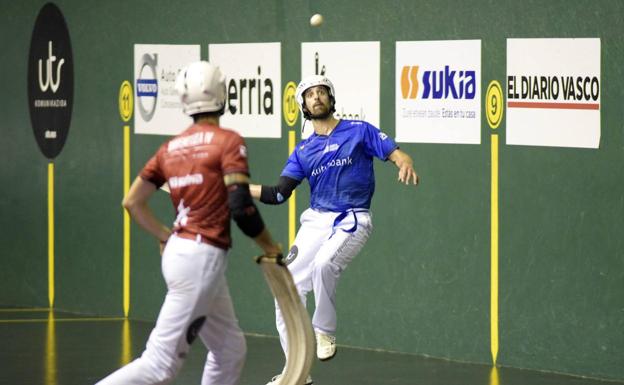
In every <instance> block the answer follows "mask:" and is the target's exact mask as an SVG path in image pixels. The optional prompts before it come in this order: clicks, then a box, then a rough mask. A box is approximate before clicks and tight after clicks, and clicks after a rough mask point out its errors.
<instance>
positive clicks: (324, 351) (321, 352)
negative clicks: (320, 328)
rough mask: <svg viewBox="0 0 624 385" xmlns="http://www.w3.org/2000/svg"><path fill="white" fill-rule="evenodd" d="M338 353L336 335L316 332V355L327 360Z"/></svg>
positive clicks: (322, 359)
mask: <svg viewBox="0 0 624 385" xmlns="http://www.w3.org/2000/svg"><path fill="white" fill-rule="evenodd" d="M335 355H336V337H334V336H332V335H330V334H323V333H316V356H317V357H318V359H319V360H321V361H327V360H330V359H332V358H334V356H335Z"/></svg>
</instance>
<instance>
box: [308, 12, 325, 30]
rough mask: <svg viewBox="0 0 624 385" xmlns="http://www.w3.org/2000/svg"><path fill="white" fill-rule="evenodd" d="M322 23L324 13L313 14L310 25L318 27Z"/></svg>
mask: <svg viewBox="0 0 624 385" xmlns="http://www.w3.org/2000/svg"><path fill="white" fill-rule="evenodd" d="M321 24H323V15H321V14H320V13H315V14H314V15H312V17H311V18H310V25H311V26H313V27H318V26H319V25H321Z"/></svg>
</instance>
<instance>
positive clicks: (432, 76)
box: [401, 65, 477, 99]
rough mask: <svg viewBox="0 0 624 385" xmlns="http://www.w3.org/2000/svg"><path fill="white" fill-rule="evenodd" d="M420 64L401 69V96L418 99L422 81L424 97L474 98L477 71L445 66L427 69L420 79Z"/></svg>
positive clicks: (422, 96) (422, 95)
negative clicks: (437, 68)
mask: <svg viewBox="0 0 624 385" xmlns="http://www.w3.org/2000/svg"><path fill="white" fill-rule="evenodd" d="M419 69H420V66H404V67H403V69H402V70H401V96H402V97H403V99H416V98H417V97H418V96H419V95H418V91H419V89H420V83H421V82H422V94H421V95H420V98H422V99H474V98H475V95H476V90H477V87H476V79H477V75H476V71H474V70H455V69H453V70H452V69H451V67H450V66H448V65H446V66H444V69H443V70H434V71H431V70H426V71H423V73H422V80H421V81H419V80H418V71H419Z"/></svg>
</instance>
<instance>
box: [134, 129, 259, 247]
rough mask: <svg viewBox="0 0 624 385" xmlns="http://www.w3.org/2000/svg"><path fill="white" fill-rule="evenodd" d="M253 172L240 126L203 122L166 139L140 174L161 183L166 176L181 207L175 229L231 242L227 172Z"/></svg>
mask: <svg viewBox="0 0 624 385" xmlns="http://www.w3.org/2000/svg"><path fill="white" fill-rule="evenodd" d="M231 173H243V174H246V175H249V167H248V165H247V147H246V146H245V142H244V140H243V138H241V137H240V135H238V134H237V133H236V132H234V131H230V130H227V129H224V128H220V127H217V126H212V125H210V124H207V123H198V124H194V125H192V126H191V127H189V128H188V129H187V130H186V131H184V132H183V133H181V134H180V135H178V136H176V137H174V138H173V139H171V140H169V141H168V142H165V143H164V144H163V145H162V146H161V147H160V148H159V149H158V151H157V152H156V154H155V155H154V156H153V157H152V158H151V159H150V160H149V161H148V162H147V164H146V165H145V167H144V168H143V170H141V173H140V174H139V175H140V176H141V178H143V179H144V180H147V181H149V182H151V183H153V184H155V185H156V186H157V187H160V186H162V185H163V184H164V183H165V182H167V183H168V184H169V189H170V190H171V201H172V203H173V206H174V207H175V209H176V214H177V216H176V220H175V222H174V224H173V231H174V232H176V233H177V234H178V235H179V236H182V237H185V238H193V239H194V238H195V237H196V236H197V234H200V236H201V237H202V239H203V241H205V242H207V243H210V244H212V245H214V246H217V247H220V248H224V249H227V248H229V247H230V246H231V243H232V241H231V238H230V210H229V207H228V193H227V189H226V187H225V183H224V182H223V176H224V175H226V174H231Z"/></svg>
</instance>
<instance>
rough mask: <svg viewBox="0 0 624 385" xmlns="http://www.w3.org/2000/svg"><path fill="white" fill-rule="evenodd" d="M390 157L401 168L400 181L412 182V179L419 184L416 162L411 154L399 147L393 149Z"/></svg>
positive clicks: (415, 183) (413, 182)
mask: <svg viewBox="0 0 624 385" xmlns="http://www.w3.org/2000/svg"><path fill="white" fill-rule="evenodd" d="M388 159H390V160H391V161H392V163H394V164H395V165H396V166H397V167H398V169H399V178H398V180H399V182H401V183H405V184H410V181H412V184H414V185H417V184H418V174H416V171H415V170H414V162H413V161H412V158H411V157H410V156H409V155H407V154H406V153H405V152H403V151H401V150H400V149H398V148H397V149H396V150H394V151H392V153H391V154H390V156H389V157H388Z"/></svg>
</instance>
